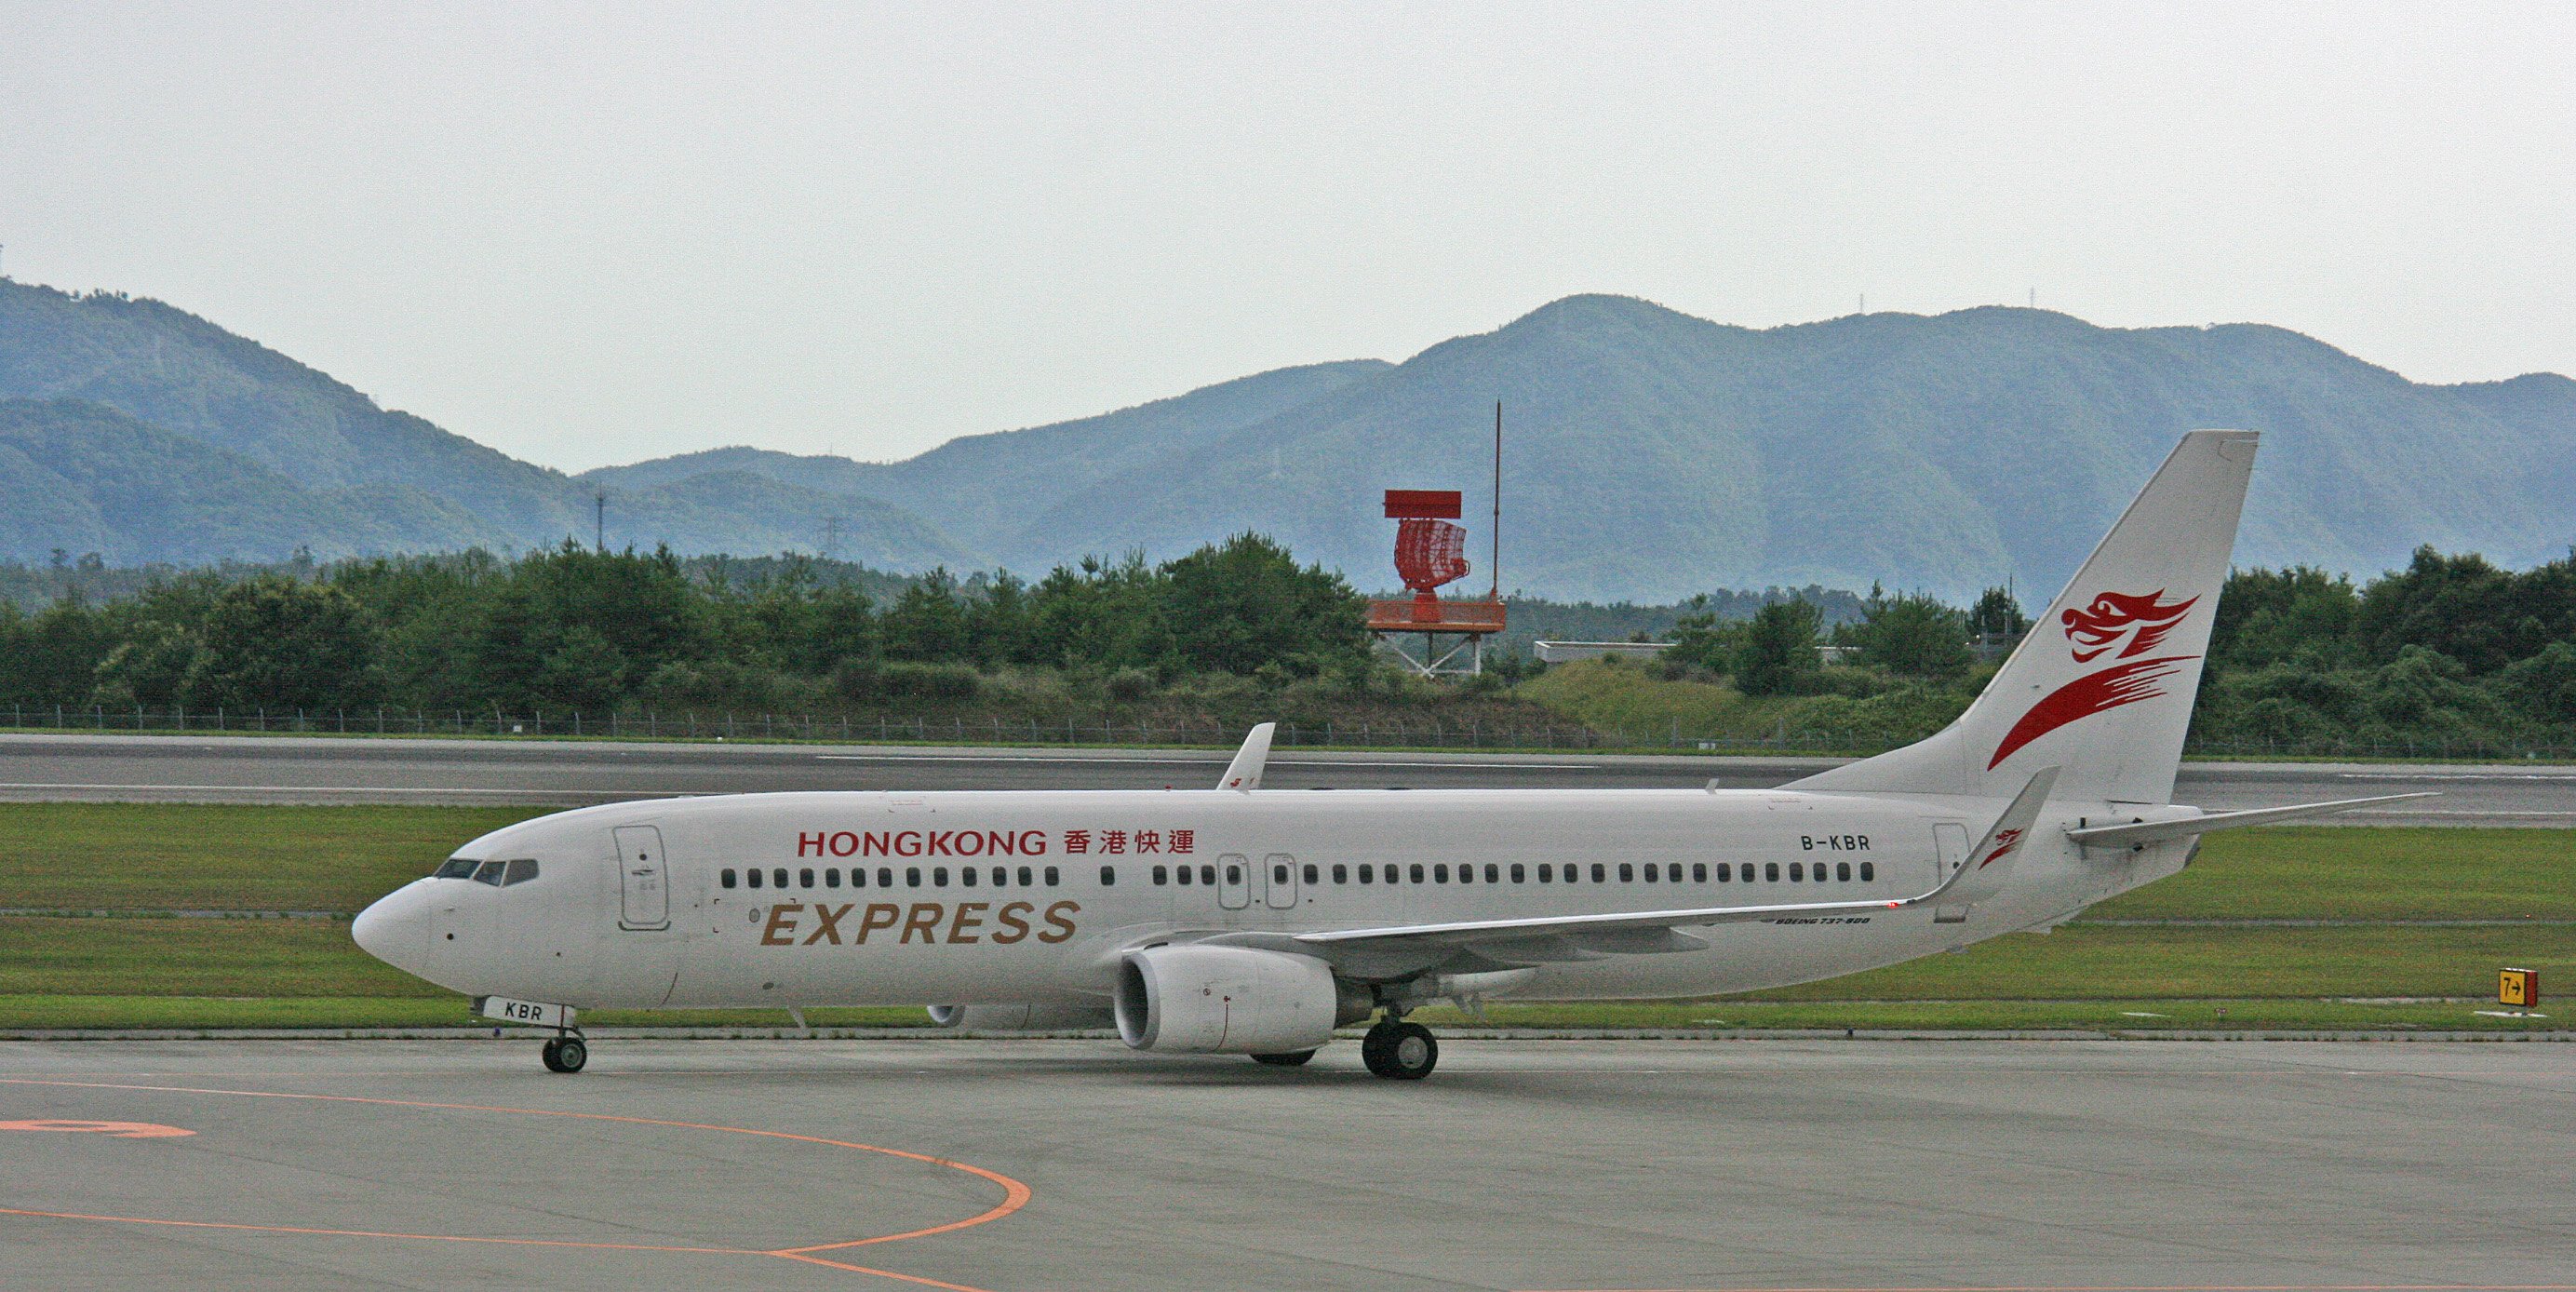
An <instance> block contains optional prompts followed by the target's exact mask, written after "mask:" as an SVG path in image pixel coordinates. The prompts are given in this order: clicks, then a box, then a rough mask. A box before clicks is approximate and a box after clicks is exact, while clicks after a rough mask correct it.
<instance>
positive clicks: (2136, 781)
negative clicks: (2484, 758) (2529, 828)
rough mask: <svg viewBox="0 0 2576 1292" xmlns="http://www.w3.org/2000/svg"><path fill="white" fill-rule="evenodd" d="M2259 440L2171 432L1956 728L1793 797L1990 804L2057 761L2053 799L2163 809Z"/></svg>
mask: <svg viewBox="0 0 2576 1292" xmlns="http://www.w3.org/2000/svg"><path fill="white" fill-rule="evenodd" d="M2256 438H2257V437H2256V435H2255V433H2254V432H2252V431H2193V432H2191V433H2189V434H2187V435H2185V436H2183V438H2182V443H2180V444H2178V445H2176V446H2175V447H2174V451H2173V455H2172V456H2170V457H2168V458H2166V459H2165V464H2164V466H2163V467H2161V468H2159V469H2158V470H2157V471H2156V474H2155V478H2154V479H2151V480H2149V481H2148V482H2147V487H2146V488H2145V489H2144V490H2142V491H2140V492H2139V494H2138V496H2137V499H2136V500H2135V501H2133V502H2131V503H2130V504H2129V509H2128V510H2127V511H2126V512H2124V513H2122V514H2121V516H2120V521H2119V523H2118V524H2116V525H2113V526H2112V527H2111V532H2110V534H2109V535H2107V536H2106V537H2104V538H2103V540H2102V543H2101V546H2099V547H2096V548H2094V549H2093V555H2092V556H2091V557H2090V558H2089V559H2087V560H2086V561H2085V562H2084V567H2083V568H2082V569H2080V570H2078V571H2076V574H2075V579H2074V581H2073V582H2071V583H2069V584H2067V585H2066V590H2065V591H2063V592H2060V593H2058V594H2057V600H2055V601H2053V602H2051V603H2049V607H2048V611H2047V613H2045V614H2043V615H2041V616H2040V619H2039V622H2038V623H2037V624H2035V625H2033V626H2032V628H2031V630H2030V635H2029V636H2027V637H2025V638H2023V639H2022V643H2021V645H2020V646H2019V647H2018V648H2016V649H2015V650H2014V651H2013V653H2012V658H2010V659H2008V660H2006V661H2004V666H2003V669H2002V671H2000V672H1998V673H1996V674H1995V677H1994V680H1993V681H1992V682H1990V683H1988V684H1987V685H1986V689H1985V692H1984V693H1983V694H1981V695H1979V696H1978V697H1977V699H1976V702H1975V703H1974V704H1971V705H1969V706H1968V711H1967V712H1966V713H1964V714H1961V715H1960V716H1959V720H1958V721H1957V722H1954V723H1952V724H1950V725H1949V726H1948V727H1946V728H1944V729H1942V730H1941V731H1940V732H1939V733H1938V734H1936V735H1934V736H1932V737H1931V738H1930V739H1927V740H1924V741H1921V742H1920V743H1917V744H1913V745H1908V746H1906V747H1905V748H1903V749H1898V750H1894V751H1892V752H1889V753H1884V754H1880V755H1879V756H1877V757H1876V758H1869V759H1863V760H1862V761H1860V762H1856V763H1851V764H1848V765H1846V766H1842V767H1837V768H1834V769H1833V770H1831V771H1827V772H1822V773H1819V774H1817V775H1815V776H1810V777H1808V778H1806V779H1805V780H1802V781H1798V782H1795V783H1794V788H1798V789H1817V790H1865V791H1878V792H1888V793H1911V794H1972V795H1979V796H1984V797H1991V798H2002V797H2005V796H2008V795H2010V794H2012V793H2013V792H2014V791H2015V790H2016V789H2018V788H2019V787H2020V786H2021V785H2023V784H2024V783H2025V782H2027V781H2028V780H2029V779H2030V777H2031V775H2032V773H2033V771H2034V770H2035V769H2037V768H2041V767H2051V766H2054V767H2062V768H2064V771H2063V772H2062V773H2061V774H2060V776H2059V778H2058V781H2057V785H2056V789H2055V795H2056V797H2058V798H2060V799H2089V800H2102V799H2107V800H2111V801H2115V802H2122V803H2166V802H2170V801H2171V800H2172V798H2173V781H2174V772H2175V769H2176V768H2177V767H2178V766H2180V764H2181V762H2182V741H2183V735H2184V732H2185V731H2186V730H2187V729H2188V728H2189V727H2190V725H2191V706H2192V701H2193V699H2194V698H2195V697H2196V696H2197V695H2198V694H2199V692H2200V674H2201V662H2202V657H2203V656H2204V655H2206V654H2207V653H2208V651H2209V629H2210V623H2211V621H2212V619H2213V618H2214V617H2215V616H2216V615H2217V612H2218V593H2219V589H2220V588H2221V587H2223V586H2224V585H2225V583H2226V581H2227V565H2228V557H2229V554H2230V553H2231V552H2232V551H2233V550H2234V548H2235V546H2236V521H2237V517H2238V516H2239V515H2240V514H2241V513H2242V512H2243V511H2244V508H2245V486H2246V482H2247V480H2248V479H2249V478H2250V477H2251V476H2252V474H2253V469H2254V448H2255V442H2256Z"/></svg>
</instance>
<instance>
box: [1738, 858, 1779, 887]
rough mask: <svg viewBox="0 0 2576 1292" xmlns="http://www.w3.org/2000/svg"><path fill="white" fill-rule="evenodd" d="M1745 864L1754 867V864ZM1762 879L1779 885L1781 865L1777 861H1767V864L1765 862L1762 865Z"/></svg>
mask: <svg viewBox="0 0 2576 1292" xmlns="http://www.w3.org/2000/svg"><path fill="white" fill-rule="evenodd" d="M1744 864H1745V865H1748V866H1750V865H1752V864H1753V863H1752V862H1749V861H1748V862H1746V863H1744ZM1762 878H1763V879H1765V880H1767V881H1769V882H1771V883H1774V884H1776V883H1779V882H1780V863H1779V862H1776V861H1766V862H1763V863H1762Z"/></svg>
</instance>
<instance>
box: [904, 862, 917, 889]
mask: <svg viewBox="0 0 2576 1292" xmlns="http://www.w3.org/2000/svg"><path fill="white" fill-rule="evenodd" d="M903 886H904V887H906V888H919V887H921V867H919V866H906V867H904V868H903Z"/></svg>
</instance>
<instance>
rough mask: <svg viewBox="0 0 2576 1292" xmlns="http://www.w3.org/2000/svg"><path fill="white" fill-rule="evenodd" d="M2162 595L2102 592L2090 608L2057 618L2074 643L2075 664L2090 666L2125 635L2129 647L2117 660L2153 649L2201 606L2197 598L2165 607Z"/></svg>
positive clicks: (2160, 589) (2069, 612) (2159, 593)
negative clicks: (2196, 607)
mask: <svg viewBox="0 0 2576 1292" xmlns="http://www.w3.org/2000/svg"><path fill="white" fill-rule="evenodd" d="M2164 595H2165V590H2164V589H2162V588H2158V589H2156V590H2155V591H2153V592H2150V593H2148V594H2147V595H2145V596H2143V597H2137V596H2131V595H2129V594H2127V593H2125V592H2104V593H2101V594H2099V595H2097V596H2095V597H2094V598H2093V604H2092V605H2089V606H2086V607H2085V608H2084V609H2082V610H2069V611H2067V612H2066V613H2065V614H2062V615H2060V616H2058V618H2059V619H2060V620H2062V621H2064V623H2065V624H2066V640H2068V641H2071V642H2074V643H2075V650H2074V655H2075V662H2076V663H2078V664H2088V663H2091V662H2092V661H2093V658H2094V657H2095V656H2097V655H2100V654H2101V653H2102V652H2104V651H2107V650H2109V649H2111V648H2112V647H2113V646H2115V645H2118V644H2119V641H2120V638H2121V637H2122V636H2124V635H2128V636H2129V644H2128V645H2127V646H2126V647H2123V648H2122V649H2121V651H2120V658H2122V659H2127V658H2128V657H2130V656H2132V655H2144V654H2146V653H2147V652H2148V651H2151V650H2154V649H2155V648H2156V643H2158V642H2160V641H2163V640H2164V639H2165V634H2167V633H2169V632H2172V631H2173V630H2174V627H2175V626H2176V625H2178V624H2180V623H2181V622H2182V621H2183V617H2184V616H2185V615H2188V614H2190V613H2191V608H2192V607H2193V606H2196V605H2199V604H2200V598H2198V597H2193V598H2192V599H2191V600H2189V601H2176V602H2173V603H2171V604H2167V603H2166V602H2165V600H2164ZM2131 634H2134V635H2131ZM2087 647H2090V648H2091V649H2089V650H2088V649H2086V648H2087Z"/></svg>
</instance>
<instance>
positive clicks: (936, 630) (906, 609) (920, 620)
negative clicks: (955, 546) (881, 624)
mask: <svg viewBox="0 0 2576 1292" xmlns="http://www.w3.org/2000/svg"><path fill="white" fill-rule="evenodd" d="M970 645H971V642H970V640H969V635H968V623H967V616H966V606H965V604H964V602H962V601H960V600H959V599H958V595H957V576H955V575H953V574H950V573H949V572H948V570H947V568H946V567H944V566H943V567H941V568H939V569H935V570H932V571H931V572H930V573H928V574H925V575H923V576H921V578H920V579H919V580H918V581H917V582H915V583H914V584H913V585H912V586H911V587H909V588H906V589H904V590H903V595H902V596H900V597H897V598H895V603H894V605H893V607H892V608H891V609H888V610H887V611H886V615H885V648H886V653H887V654H888V655H892V656H894V657H895V658H896V659H908V660H920V661H924V662H930V661H939V660H962V659H965V658H967V656H968V651H969V647H970Z"/></svg>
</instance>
